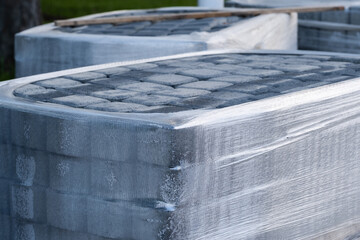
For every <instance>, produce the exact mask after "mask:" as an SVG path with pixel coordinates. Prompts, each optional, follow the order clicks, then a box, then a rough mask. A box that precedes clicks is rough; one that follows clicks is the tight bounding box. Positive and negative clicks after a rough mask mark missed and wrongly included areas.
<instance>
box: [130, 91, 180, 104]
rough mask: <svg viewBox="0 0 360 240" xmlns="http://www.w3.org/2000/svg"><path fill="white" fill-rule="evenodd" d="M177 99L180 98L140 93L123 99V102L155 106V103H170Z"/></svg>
mask: <svg viewBox="0 0 360 240" xmlns="http://www.w3.org/2000/svg"><path fill="white" fill-rule="evenodd" d="M179 100H180V99H179V98H177V97H171V96H162V95H154V94H152V95H141V96H135V97H131V98H128V99H125V100H124V102H131V103H138V104H143V105H147V106H156V105H166V104H172V103H174V102H176V101H179Z"/></svg>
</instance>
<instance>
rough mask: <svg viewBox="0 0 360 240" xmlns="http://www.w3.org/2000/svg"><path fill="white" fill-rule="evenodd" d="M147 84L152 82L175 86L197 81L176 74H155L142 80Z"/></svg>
mask: <svg viewBox="0 0 360 240" xmlns="http://www.w3.org/2000/svg"><path fill="white" fill-rule="evenodd" d="M143 80H144V81H147V82H153V83H158V84H163V85H169V86H176V85H180V84H185V83H190V82H195V81H197V79H196V78H193V77H187V76H181V75H176V74H155V75H152V76H149V77H147V78H144V79H143Z"/></svg>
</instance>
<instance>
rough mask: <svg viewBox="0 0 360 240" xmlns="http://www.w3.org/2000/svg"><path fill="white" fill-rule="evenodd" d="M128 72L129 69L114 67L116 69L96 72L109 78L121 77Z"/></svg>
mask: <svg viewBox="0 0 360 240" xmlns="http://www.w3.org/2000/svg"><path fill="white" fill-rule="evenodd" d="M128 71H129V69H127V68H123V67H114V68H106V69H101V70H96V71H94V72H97V73H101V74H105V75H107V76H112V75H120V74H123V73H126V72H128Z"/></svg>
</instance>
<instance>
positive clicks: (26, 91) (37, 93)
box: [14, 84, 65, 100]
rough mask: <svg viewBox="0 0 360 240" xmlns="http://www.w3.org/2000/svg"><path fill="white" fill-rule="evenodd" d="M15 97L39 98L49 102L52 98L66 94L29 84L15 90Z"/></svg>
mask: <svg viewBox="0 0 360 240" xmlns="http://www.w3.org/2000/svg"><path fill="white" fill-rule="evenodd" d="M14 95H15V96H19V97H24V98H38V99H41V100H47V99H49V98H52V97H61V96H64V95H65V94H64V93H60V92H57V91H56V90H53V89H46V88H43V87H41V86H37V85H34V84H28V85H25V86H22V87H19V88H17V89H15V90H14Z"/></svg>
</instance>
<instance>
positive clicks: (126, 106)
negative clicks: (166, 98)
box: [86, 102, 148, 112]
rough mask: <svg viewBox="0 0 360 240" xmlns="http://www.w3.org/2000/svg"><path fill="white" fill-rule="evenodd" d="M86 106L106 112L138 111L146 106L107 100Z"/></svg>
mask: <svg viewBox="0 0 360 240" xmlns="http://www.w3.org/2000/svg"><path fill="white" fill-rule="evenodd" d="M86 108H88V109H93V110H99V111H106V112H138V111H146V110H147V109H148V107H147V106H144V105H141V104H136V103H127V102H107V103H98V104H93V105H89V106H87V107H86Z"/></svg>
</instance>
